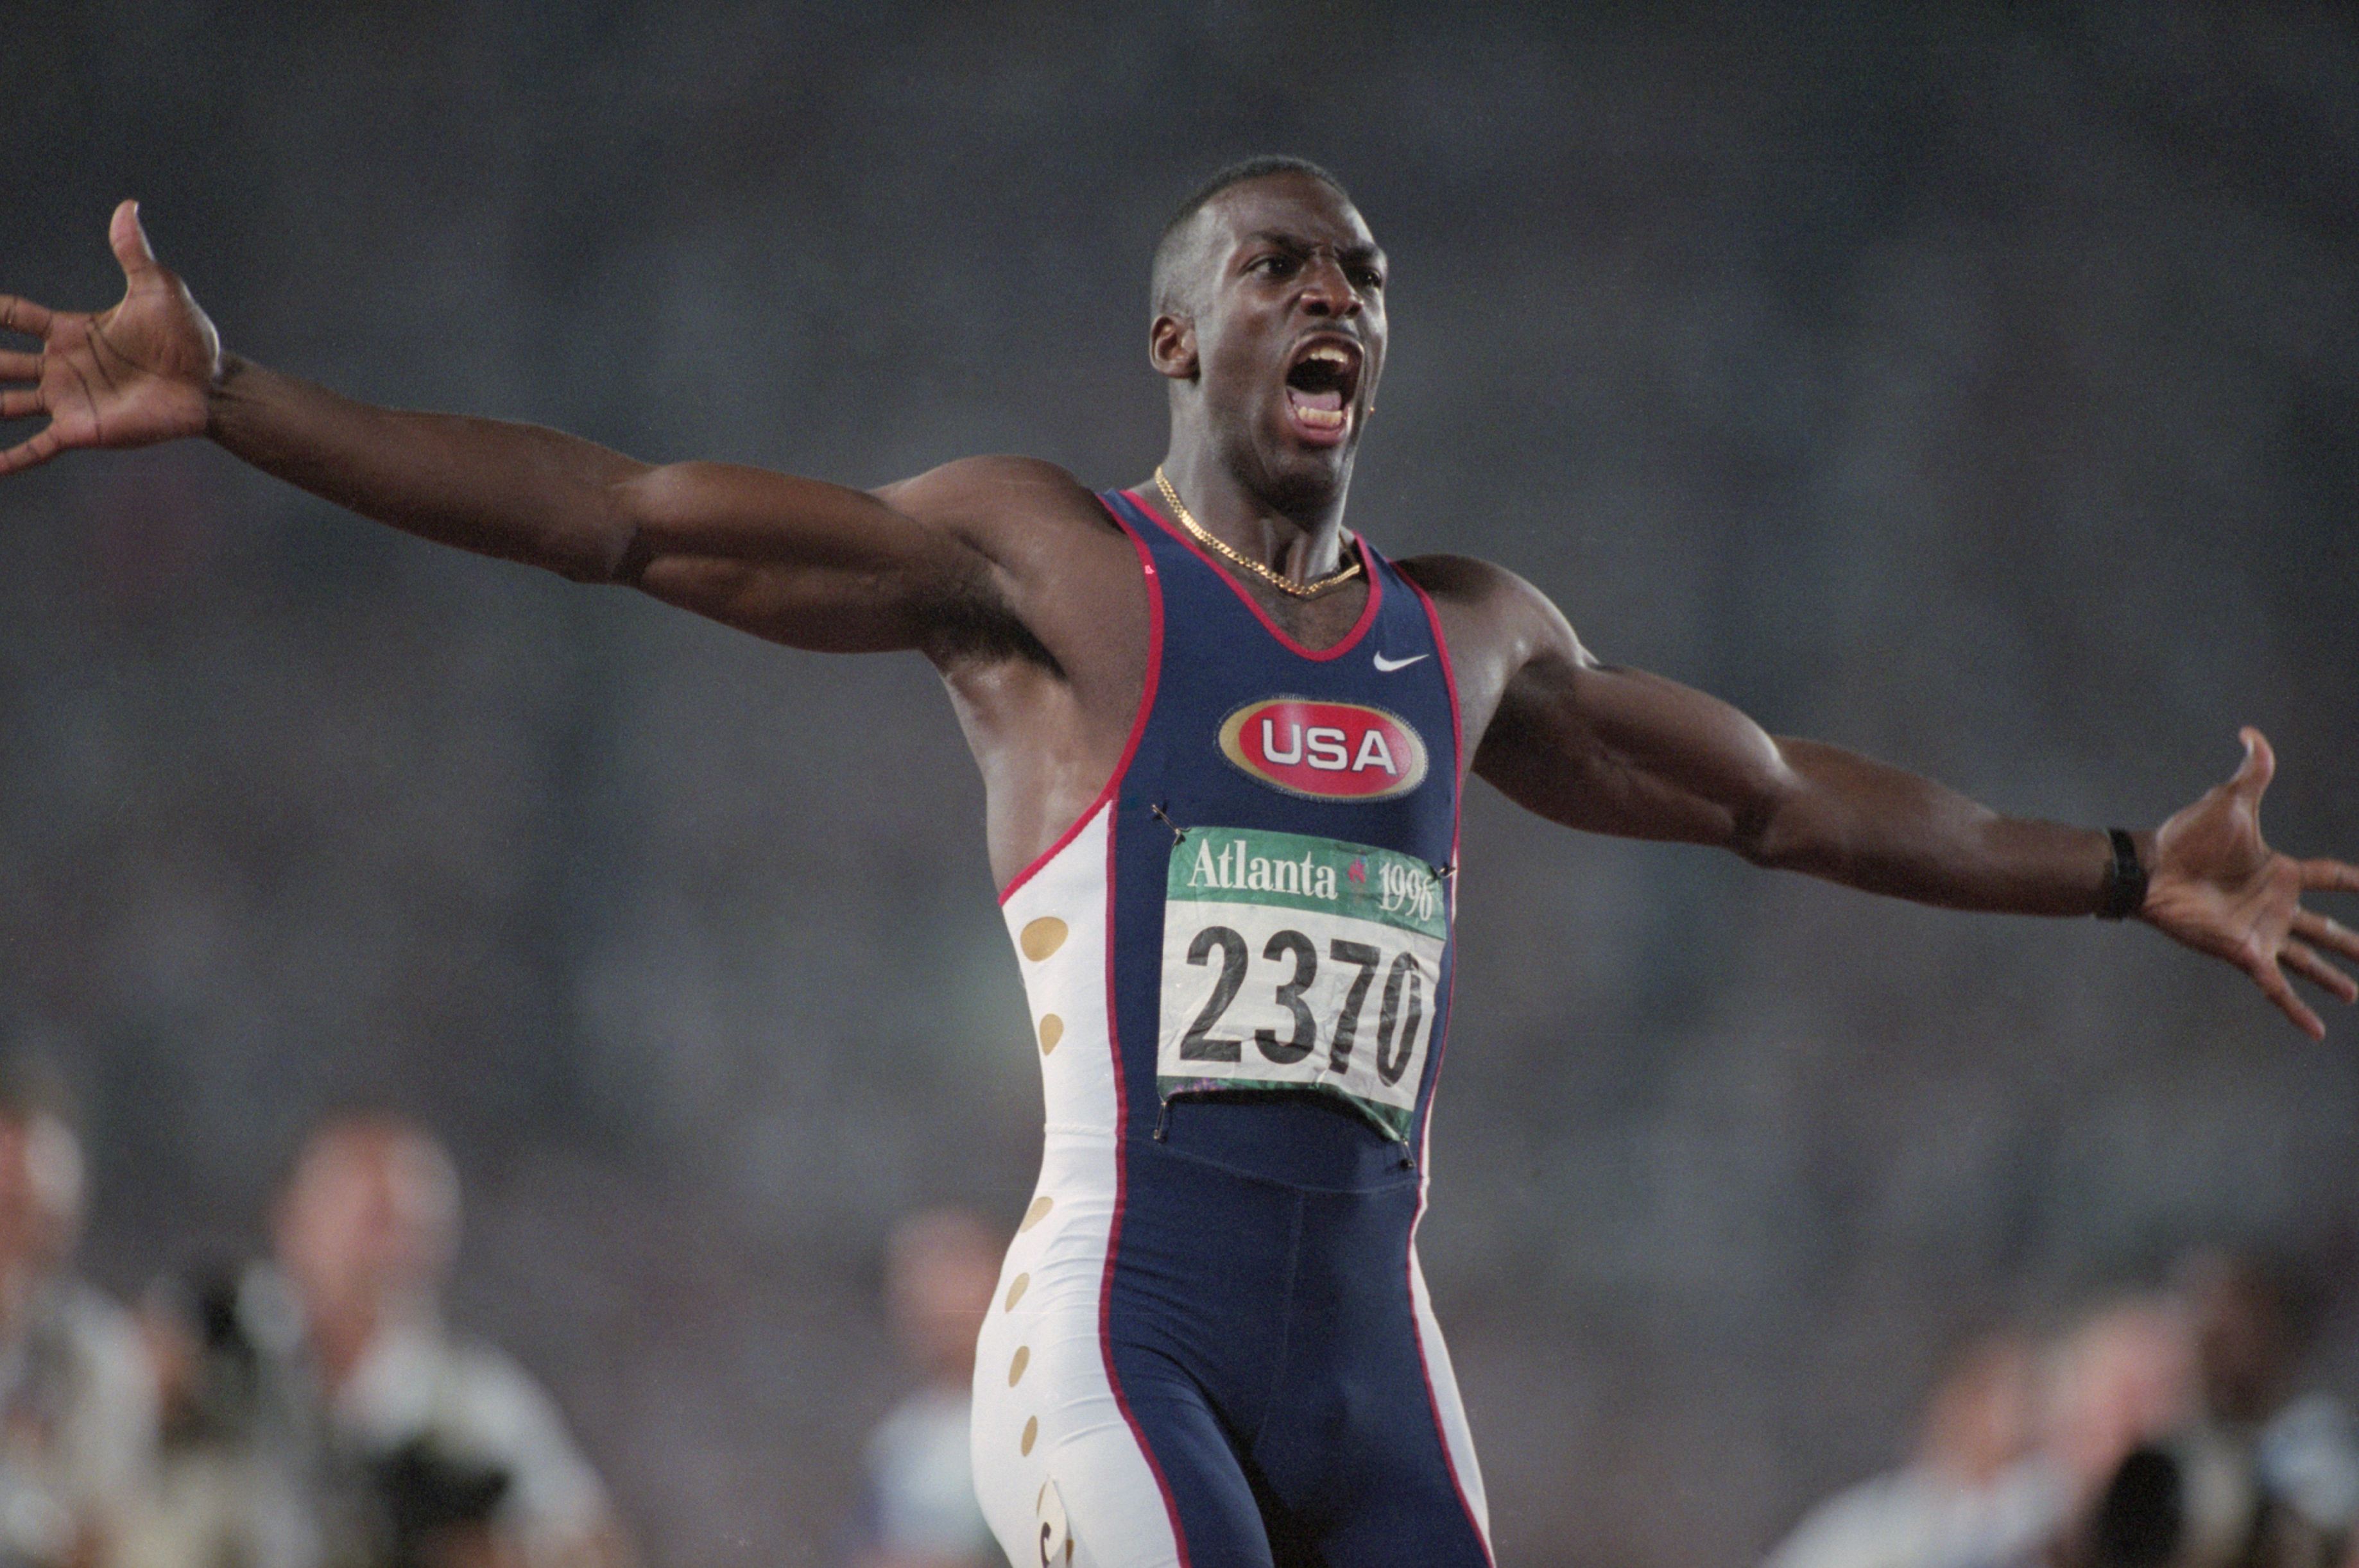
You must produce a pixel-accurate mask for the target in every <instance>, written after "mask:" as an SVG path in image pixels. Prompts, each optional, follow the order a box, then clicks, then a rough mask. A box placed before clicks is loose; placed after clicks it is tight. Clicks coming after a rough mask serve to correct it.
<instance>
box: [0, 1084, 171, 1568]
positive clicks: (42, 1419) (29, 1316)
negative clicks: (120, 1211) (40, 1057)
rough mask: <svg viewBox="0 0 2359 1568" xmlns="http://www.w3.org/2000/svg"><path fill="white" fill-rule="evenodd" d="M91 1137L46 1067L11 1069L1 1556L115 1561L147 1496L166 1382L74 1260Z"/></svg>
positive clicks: (4, 1136)
mask: <svg viewBox="0 0 2359 1568" xmlns="http://www.w3.org/2000/svg"><path fill="white" fill-rule="evenodd" d="M81 1227H82V1146H81V1143H80V1141H79V1140H78V1139H77V1137H76V1135H75V1133H74V1130H73V1128H72V1126H71V1122H70V1121H69V1119H68V1115H67V1110H66V1107H65V1099H64V1097H63V1094H62V1092H61V1091H60V1090H59V1089H57V1088H56V1087H55V1086H54V1085H53V1084H51V1083H50V1082H49V1077H48V1075H47V1073H46V1072H45V1070H44V1069H43V1068H41V1067H40V1066H39V1065H36V1064H33V1063H31V1062H28V1061H11V1062H8V1063H6V1064H5V1065H0V1563H5V1565H6V1568H96V1565H99V1564H105V1563H111V1562H112V1561H113V1560H114V1552H115V1548H116V1546H117V1544H118V1542H119V1541H121V1539H122V1536H123V1533H124V1530H125V1525H126V1523H127V1521H128V1519H129V1518H130V1516H131V1514H132V1512H133V1510H134V1509H136V1506H137V1504H138V1502H139V1500H140V1498H142V1497H143V1496H144V1494H145V1491H146V1488H147V1485H148V1482H149V1477H150V1474H151V1470H152V1465H153V1463H154V1458H155V1450H156V1430H157V1427H156V1410H157V1401H156V1384H155V1379H154V1375H153V1372H152V1371H151V1369H150V1367H149V1364H148V1361H147V1354H146V1350H145V1347H144V1346H143V1345H142V1344H141V1341H140V1338H139V1334H138V1329H137V1327H136V1325H135V1324H134V1322H133V1320H132V1318H131V1316H130V1314H128V1313H126V1312H125V1311H124V1310H123V1309H122V1308H121V1307H119V1306H117V1305H116V1304H115V1303H114V1302H112V1301H110V1300H108V1299H107V1298H106V1297H105V1296H103V1294H101V1293H100V1292H98V1291H97V1290H95V1289H94V1288H92V1286H90V1285H88V1284H85V1283H84V1282H82V1281H81V1280H79V1279H77V1278H75V1277H74V1275H73V1274H72V1273H71V1271H70V1268H69V1264H70V1262H71V1257H72V1252H73V1246H74V1242H75V1239H76V1238H77V1237H78V1235H79V1233H80V1230H81Z"/></svg>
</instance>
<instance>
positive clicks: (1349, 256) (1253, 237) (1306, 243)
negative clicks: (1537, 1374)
mask: <svg viewBox="0 0 2359 1568" xmlns="http://www.w3.org/2000/svg"><path fill="white" fill-rule="evenodd" d="M1239 238H1241V239H1242V240H1243V241H1244V242H1245V243H1246V244H1249V245H1250V244H1254V243H1262V244H1267V245H1276V246H1277V247H1278V248H1279V249H1280V250H1287V251H1296V252H1303V251H1313V250H1316V249H1318V248H1319V247H1318V245H1317V244H1316V243H1313V242H1311V241H1310V240H1306V239H1304V238H1303V237H1302V236H1301V235H1299V234H1290V233H1288V232H1286V231H1285V230H1283V229H1256V230H1255V231H1254V232H1251V233H1249V234H1244V235H1240V236H1239ZM1335 257H1336V259H1337V260H1338V261H1353V262H1376V263H1381V262H1382V261H1383V260H1384V259H1385V253H1384V247H1382V246H1381V245H1378V244H1376V243H1374V242H1373V241H1371V242H1368V243H1360V242H1358V241H1354V242H1353V243H1351V244H1348V245H1338V246H1337V247H1336V248H1335Z"/></svg>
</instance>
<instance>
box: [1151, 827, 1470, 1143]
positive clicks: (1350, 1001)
mask: <svg viewBox="0 0 2359 1568" xmlns="http://www.w3.org/2000/svg"><path fill="white" fill-rule="evenodd" d="M1449 933H1450V918H1449V911H1448V905H1447V899H1446V894H1445V892H1444V890H1443V887H1442V882H1441V877H1440V874H1439V873H1438V872H1436V871H1435V870H1434V869H1433V868H1432V867H1431V866H1429V865H1427V864H1426V863H1425V862H1424V861H1422V860H1417V859H1415V858H1414V857H1412V856H1408V855H1402V854H1397V853H1395V852H1394V851H1392V850H1390V849H1372V848H1370V847H1369V846H1367V845H1364V844H1346V843H1343V842H1340V841H1338V840H1336V839H1332V838H1306V837H1304V836H1303V835H1301V834H1298V833H1267V832H1262V831H1259V830H1255V829H1245V828H1235V827H1196V828H1191V829H1190V830H1189V832H1188V834H1187V837H1186V838H1183V839H1181V840H1180V843H1178V844H1177V845H1175V846H1173V848H1172V850H1171V868H1170V875H1169V887H1168V891H1167V894H1166V898H1165V902H1164V910H1163V992H1162V1012H1161V1018H1160V1021H1159V1025H1158V1044H1157V1046H1156V1055H1155V1066H1156V1087H1157V1090H1158V1093H1159V1094H1160V1095H1161V1097H1162V1098H1164V1099H1165V1100H1169V1099H1170V1098H1172V1097H1173V1096H1174V1095H1180V1094H1201V1093H1207V1092H1212V1093H1218V1092H1221V1091H1223V1090H1236V1089H1313V1090H1317V1091H1319V1092H1321V1093H1326V1094H1333V1095H1339V1096H1341V1097H1342V1098H1344V1099H1346V1100H1349V1101H1350V1102H1351V1103H1352V1104H1353V1105H1355V1106H1357V1107H1358V1108H1360V1109H1361V1110H1362V1111H1364V1112H1365V1113H1366V1114H1367V1116H1368V1117H1369V1118H1370V1119H1372V1120H1374V1121H1375V1123H1376V1125H1377V1126H1379V1127H1381V1128H1383V1129H1384V1130H1385V1131H1386V1132H1387V1133H1388V1134H1390V1135H1391V1136H1392V1137H1394V1138H1397V1139H1402V1140H1406V1139H1407V1138H1408V1130H1409V1123H1410V1120H1411V1119H1412V1117H1413V1115H1414V1113H1415V1111H1416V1108H1417V1091H1418V1085H1419V1082H1420V1081H1422V1079H1423V1078H1424V1076H1425V1061H1426V1052H1427V1050H1428V1048H1429V1047H1430V1044H1431V1042H1432V1038H1433V1032H1434V1029H1435V1027H1436V1025H1437V1023H1438V1022H1440V1020H1439V1013H1440V1007H1439V1005H1438V1003H1437V1000H1436V997H1435V988H1436V985H1437V983H1438V982H1439V980H1440V976H1441V957H1442V951H1443V948H1444V947H1445V946H1446V945H1447V942H1448V939H1449Z"/></svg>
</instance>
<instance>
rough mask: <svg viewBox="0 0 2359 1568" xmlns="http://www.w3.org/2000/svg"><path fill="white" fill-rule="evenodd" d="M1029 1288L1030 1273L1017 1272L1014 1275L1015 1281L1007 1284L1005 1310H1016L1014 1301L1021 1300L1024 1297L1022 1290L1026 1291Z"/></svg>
mask: <svg viewBox="0 0 2359 1568" xmlns="http://www.w3.org/2000/svg"><path fill="white" fill-rule="evenodd" d="M1031 1288H1032V1276H1031V1275H1029V1274H1018V1275H1016V1282H1015V1283H1014V1284H1012V1285H1010V1286H1008V1287H1007V1305H1006V1309H1005V1310H1006V1311H1008V1312H1014V1311H1015V1310H1016V1303H1017V1302H1020V1301H1022V1300H1023V1299H1024V1292H1027V1291H1028V1290H1030V1289H1031Z"/></svg>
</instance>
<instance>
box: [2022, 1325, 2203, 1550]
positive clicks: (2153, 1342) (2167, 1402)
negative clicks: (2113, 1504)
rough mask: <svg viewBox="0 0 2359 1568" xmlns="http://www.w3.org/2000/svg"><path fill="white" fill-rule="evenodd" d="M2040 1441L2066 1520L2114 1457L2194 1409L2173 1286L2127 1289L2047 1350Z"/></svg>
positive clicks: (2085, 1501) (2185, 1331)
mask: <svg viewBox="0 0 2359 1568" xmlns="http://www.w3.org/2000/svg"><path fill="white" fill-rule="evenodd" d="M2044 1380H2045V1390H2044V1403H2045V1428H2046V1430H2045V1435H2044V1437H2043V1440H2042V1446H2043V1448H2044V1449H2045V1450H2046V1452H2047V1454H2048V1456H2049V1460H2050V1461H2051V1462H2052V1463H2053V1464H2054V1465H2055V1467H2056V1471H2057V1474H2058V1477H2059V1479H2060V1481H2061V1483H2062V1484H2063V1486H2064V1487H2065V1491H2066V1495H2067V1497H2068V1498H2069V1499H2070V1503H2071V1508H2070V1517H2071V1519H2072V1520H2073V1521H2074V1526H2073V1528H2074V1529H2075V1530H2078V1529H2079V1521H2081V1520H2082V1519H2085V1518H2086V1516H2087V1514H2088V1511H2089V1509H2091V1508H2093V1507H2094V1506H2095V1505H2096V1503H2097V1500H2098V1498H2099V1495H2100V1493H2102V1492H2103V1491H2104V1488H2105V1487H2106V1486H2107V1484H2108V1483H2109V1482H2110V1481H2111V1480H2112V1478H2113V1476H2114V1473H2115V1472H2116V1471H2118V1470H2119V1469H2120V1467H2121V1465H2122V1462H2123V1461H2124V1460H2125V1459H2126V1458H2127V1457H2128V1456H2129V1455H2130V1454H2133V1453H2135V1452H2136V1451H2137V1450H2138V1449H2139V1448H2140V1447H2142V1446H2144V1445H2146V1444H2150V1443H2154V1442H2157V1441H2158V1440H2160V1439H2161V1438H2163V1437H2166V1436H2168V1435H2169V1433H2174V1432H2178V1431H2180V1430H2183V1429H2184V1428H2185V1427H2187V1426H2188V1425H2189V1424H2190V1423H2191V1422H2193V1421H2194V1420H2195V1417H2196V1414H2197V1412H2198V1411H2200V1410H2201V1390H2200V1387H2199V1384H2198V1380H2197V1369H2196V1356H2195V1341H2194V1334H2193V1326H2192V1325H2191V1323H2190V1320H2189V1318H2188V1315H2187V1313H2186V1311H2185V1308H2184V1304H2183V1303H2181V1302H2180V1300H2179V1299H2178V1298H2177V1297H2176V1296H2173V1295H2169V1294H2166V1293H2148V1294H2139V1295H2126V1296H2123V1297H2121V1298H2119V1299H2117V1300H2114V1301H2112V1302H2109V1303H2105V1304H2104V1305H2102V1306H2099V1307H2097V1308H2095V1309H2094V1310H2093V1311H2091V1312H2090V1313H2088V1314H2086V1315H2084V1316H2083V1317H2082V1320H2081V1322H2080V1324H2079V1325H2077V1326H2076V1327H2075V1328H2073V1329H2072V1330H2071V1332H2070V1333H2068V1334H2067V1335H2066V1336H2064V1338H2063V1339H2062V1341H2061V1342H2060V1344H2059V1345H2058V1346H2056V1348H2055V1350H2054V1351H2053V1352H2052V1353H2051V1355H2050V1357H2049V1365H2048V1367H2047V1368H2046V1373H2045V1379H2044Z"/></svg>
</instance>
